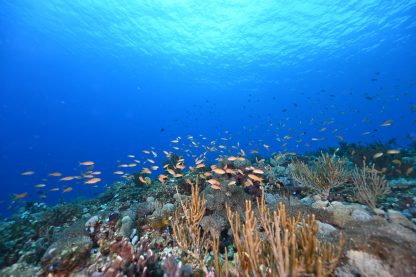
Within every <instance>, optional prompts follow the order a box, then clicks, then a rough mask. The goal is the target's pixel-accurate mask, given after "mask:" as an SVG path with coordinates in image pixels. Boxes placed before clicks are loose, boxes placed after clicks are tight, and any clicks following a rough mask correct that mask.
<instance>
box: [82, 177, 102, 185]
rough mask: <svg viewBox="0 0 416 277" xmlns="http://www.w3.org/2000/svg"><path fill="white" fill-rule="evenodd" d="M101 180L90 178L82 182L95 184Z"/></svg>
mask: <svg viewBox="0 0 416 277" xmlns="http://www.w3.org/2000/svg"><path fill="white" fill-rule="evenodd" d="M100 181H101V178H92V179H89V180H88V181H86V182H84V184H95V183H98V182H100Z"/></svg>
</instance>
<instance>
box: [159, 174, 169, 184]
mask: <svg viewBox="0 0 416 277" xmlns="http://www.w3.org/2000/svg"><path fill="white" fill-rule="evenodd" d="M167 179H168V176H166V175H164V174H160V175H159V177H158V180H159V181H160V182H161V183H165V181H166V180H167Z"/></svg>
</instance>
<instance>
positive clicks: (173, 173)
mask: <svg viewBox="0 0 416 277" xmlns="http://www.w3.org/2000/svg"><path fill="white" fill-rule="evenodd" d="M166 171H167V172H169V173H170V174H172V175H175V174H176V172H175V171H174V170H173V169H171V168H167V169H166Z"/></svg>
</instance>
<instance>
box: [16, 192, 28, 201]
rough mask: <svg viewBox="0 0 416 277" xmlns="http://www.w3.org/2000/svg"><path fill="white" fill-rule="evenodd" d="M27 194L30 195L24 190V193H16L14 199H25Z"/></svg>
mask: <svg viewBox="0 0 416 277" xmlns="http://www.w3.org/2000/svg"><path fill="white" fill-rule="evenodd" d="M26 196H28V193H27V192H23V193H20V194H15V195H14V196H13V200H19V199H23V198H25V197H26Z"/></svg>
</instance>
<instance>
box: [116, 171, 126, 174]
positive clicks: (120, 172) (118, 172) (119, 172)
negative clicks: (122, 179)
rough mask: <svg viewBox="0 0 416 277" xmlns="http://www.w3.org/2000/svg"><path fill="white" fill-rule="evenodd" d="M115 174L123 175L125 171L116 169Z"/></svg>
mask: <svg viewBox="0 0 416 277" xmlns="http://www.w3.org/2000/svg"><path fill="white" fill-rule="evenodd" d="M114 174H117V175H123V174H124V172H123V171H115V172H114Z"/></svg>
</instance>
